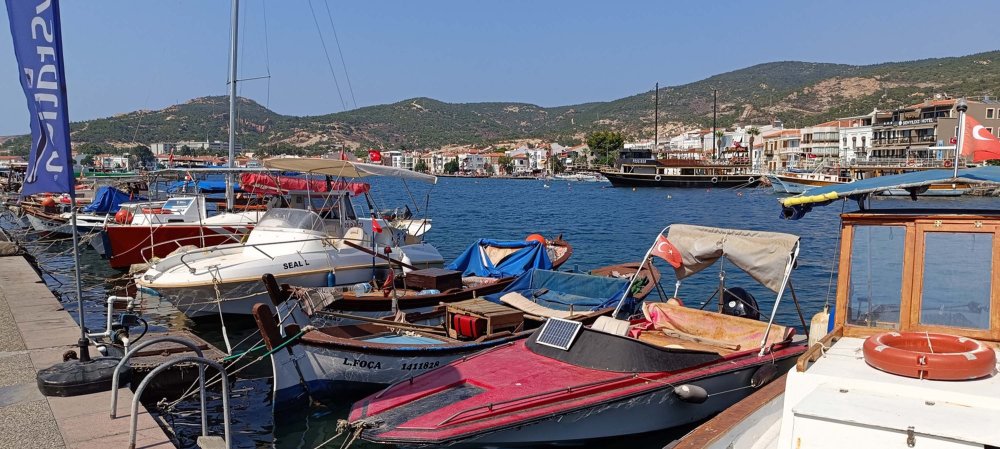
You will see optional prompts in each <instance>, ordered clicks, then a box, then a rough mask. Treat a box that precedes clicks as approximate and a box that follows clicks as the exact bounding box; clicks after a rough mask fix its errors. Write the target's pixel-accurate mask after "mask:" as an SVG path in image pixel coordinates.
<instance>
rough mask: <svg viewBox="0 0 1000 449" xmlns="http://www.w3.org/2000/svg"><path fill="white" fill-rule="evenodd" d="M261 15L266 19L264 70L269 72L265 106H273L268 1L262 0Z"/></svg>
mask: <svg viewBox="0 0 1000 449" xmlns="http://www.w3.org/2000/svg"><path fill="white" fill-rule="evenodd" d="M260 9H261V11H262V13H261V16H262V17H263V19H264V70H265V71H266V72H267V94H266V96H265V97H264V98H265V99H264V107H266V108H268V109H270V108H271V50H270V48H268V35H267V2H266V1H265V0H260Z"/></svg>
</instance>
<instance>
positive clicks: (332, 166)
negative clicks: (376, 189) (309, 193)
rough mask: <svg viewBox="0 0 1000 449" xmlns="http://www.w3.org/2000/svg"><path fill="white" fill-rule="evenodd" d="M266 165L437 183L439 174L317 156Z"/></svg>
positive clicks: (290, 158)
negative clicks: (434, 174)
mask: <svg viewBox="0 0 1000 449" xmlns="http://www.w3.org/2000/svg"><path fill="white" fill-rule="evenodd" d="M264 167H266V168H270V169H274V170H287V171H297V172H302V173H310V174H314V175H327V176H335V177H338V178H340V177H342V178H364V177H366V176H389V177H393V178H401V179H408V180H414V181H423V182H429V183H431V184H436V183H437V176H433V175H428V174H425V173H419V172H415V171H413V170H406V169H402V168H396V167H387V166H384V165H376V164H366V163H363V162H354V161H344V160H340V159H323V158H315V157H282V158H274V159H267V160H265V161H264Z"/></svg>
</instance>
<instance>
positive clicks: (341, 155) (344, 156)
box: [340, 148, 347, 161]
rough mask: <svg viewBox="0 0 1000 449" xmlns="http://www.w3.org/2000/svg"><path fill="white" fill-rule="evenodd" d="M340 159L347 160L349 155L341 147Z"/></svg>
mask: <svg viewBox="0 0 1000 449" xmlns="http://www.w3.org/2000/svg"><path fill="white" fill-rule="evenodd" d="M340 160H342V161H346V160H347V155H346V154H344V149H343V148H341V149H340Z"/></svg>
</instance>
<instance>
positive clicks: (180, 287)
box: [136, 158, 444, 318]
mask: <svg viewBox="0 0 1000 449" xmlns="http://www.w3.org/2000/svg"><path fill="white" fill-rule="evenodd" d="M264 165H265V167H269V168H272V169H274V170H286V171H297V172H301V173H308V174H312V175H316V174H318V175H326V176H331V177H336V178H337V179H338V183H337V184H336V185H335V187H336V186H344V187H345V190H331V191H328V192H326V194H325V195H324V196H323V197H321V198H319V199H318V201H319V203H320V204H319V206H320V207H317V205H316V204H315V203H314V202H313V201H311V200H312V198H310V201H309V202H308V203H307V204H306V208H303V209H292V208H284V207H282V208H271V209H270V210H268V211H267V212H266V213H265V214H264V216H263V217H261V219H260V220H259V221H258V222H257V224H256V225H255V226H254V228H253V230H252V231H250V233H249V234H248V236H247V238H246V239H245V241H242V242H239V243H233V244H226V245H218V246H214V247H208V248H195V249H191V250H188V251H180V252H178V253H175V254H174V255H171V256H169V257H166V258H163V259H161V260H159V261H157V262H155V263H154V264H152V265H151V266H150V267H149V269H148V270H147V271H146V272H145V273H142V274H141V275H139V276H138V277H137V279H136V284H137V285H138V286H139V287H141V288H145V289H148V290H151V291H153V292H155V293H157V294H158V295H160V296H161V297H164V298H165V299H167V300H169V301H170V302H171V303H172V304H173V305H174V306H176V307H177V308H178V309H179V310H180V311H181V312H183V313H184V314H185V315H187V316H188V317H192V318H197V317H202V316H218V315H219V314H220V313H222V314H238V315H249V314H250V312H251V307H252V306H253V305H254V304H256V303H258V302H263V301H264V300H265V299H266V296H267V294H266V292H264V291H263V290H262V289H261V287H260V281H259V280H260V278H261V276H262V275H264V274H265V273H271V272H274V271H275V270H278V272H277V273H275V277H277V278H278V279H280V280H281V281H282V282H286V283H289V284H292V285H297V286H302V287H319V286H327V287H333V286H343V285H354V284H358V283H366V282H369V281H371V280H372V279H375V278H384V277H385V272H386V271H388V270H390V269H392V268H393V267H391V266H390V265H389V263H390V262H391V261H392V260H396V261H399V262H398V263H397V265H396V267H399V266H404V269H406V270H412V269H423V268H440V267H441V266H442V265H443V264H444V260H443V258H442V257H441V255H440V253H438V251H437V249H436V248H434V246H432V245H430V244H428V243H424V242H423V241H422V240H419V239H414V238H413V237H412V236H410V235H409V234H407V232H406V230H404V229H400V228H397V227H394V226H392V224H391V223H390V222H389V221H387V220H385V219H383V218H377V216H378V212H377V211H376V210H375V209H374V207H373V204H374V201H373V200H372V199H371V197H370V191H369V189H368V188H367V187H366V188H363V189H349V188H348V187H349V186H350V183H346V182H344V181H341V180H340V179H341V178H351V179H357V178H362V177H367V176H392V177H397V178H401V179H411V180H420V181H424V182H435V181H436V178H435V177H433V176H430V175H425V174H421V173H416V172H412V171H409V170H400V169H393V168H391V167H384V166H381V165H372V164H363V163H357V162H351V161H344V160H336V159H315V158H286V159H282V158H278V159H269V160H267V161H265V162H264ZM354 194H358V195H364V198H365V199H366V203H367V204H368V205H369V207H370V208H371V210H370V212H371V218H366V217H358V216H357V215H356V213H355V209H354V204H353V203H352V201H351V196H352V195H354ZM386 254H392V257H388V256H385V255H386ZM383 256H384V257H383ZM407 266H408V267H410V268H405V267H407Z"/></svg>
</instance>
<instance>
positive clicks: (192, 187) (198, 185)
mask: <svg viewBox="0 0 1000 449" xmlns="http://www.w3.org/2000/svg"><path fill="white" fill-rule="evenodd" d="M233 188H234V191H237V192H238V191H240V190H239V188H238V187H236V186H235V185H234V187H233ZM225 191H226V181H215V180H204V179H203V180H200V181H174V182H172V183H170V184H169V185H167V193H176V192H185V193H224V192H225Z"/></svg>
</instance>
